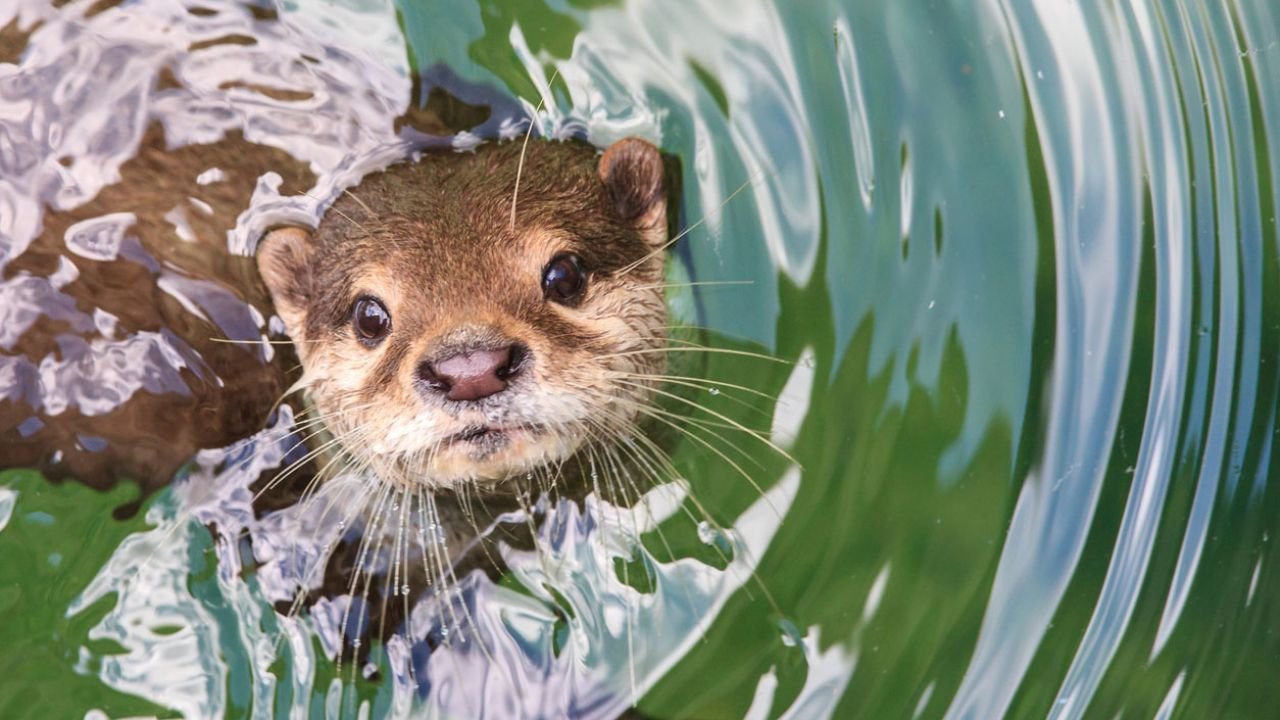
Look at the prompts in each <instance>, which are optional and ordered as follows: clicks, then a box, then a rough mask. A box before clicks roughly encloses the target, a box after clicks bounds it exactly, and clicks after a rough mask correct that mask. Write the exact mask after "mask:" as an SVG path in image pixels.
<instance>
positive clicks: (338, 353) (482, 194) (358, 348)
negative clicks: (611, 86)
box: [258, 139, 667, 488]
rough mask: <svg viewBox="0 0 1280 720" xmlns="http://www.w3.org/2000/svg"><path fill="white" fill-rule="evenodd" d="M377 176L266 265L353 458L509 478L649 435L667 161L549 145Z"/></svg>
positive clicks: (414, 480) (643, 146) (267, 246)
mask: <svg viewBox="0 0 1280 720" xmlns="http://www.w3.org/2000/svg"><path fill="white" fill-rule="evenodd" d="M520 153H521V146H520V144H519V143H506V144H501V145H486V146H482V147H481V148H479V149H478V150H477V151H476V152H475V153H468V154H462V153H450V154H437V155H428V156H426V157H424V158H423V159H422V160H421V162H417V163H411V164H403V165H397V166H393V167H391V168H388V169H387V170H386V171H385V172H382V173H379V174H377V175H374V176H370V177H368V178H365V180H364V181H363V182H362V183H361V184H360V185H359V186H358V187H357V188H355V189H353V190H352V191H351V192H350V193H347V194H344V196H343V197H342V198H341V199H340V200H339V201H338V202H336V203H335V204H334V205H333V207H332V208H330V209H329V211H328V213H326V215H325V217H324V219H323V221H322V222H321V223H320V226H319V228H317V229H315V230H314V231H310V230H306V229H302V228H294V227H286V228H281V229H277V230H274V231H272V232H270V233H268V234H267V235H266V236H265V237H264V238H263V240H262V242H261V244H260V247H259V250H258V266H259V269H260V271H261V274H262V277H263V280H264V281H265V282H266V285H267V287H268V289H269V290H270V292H271V296H272V299H273V301H274V303H275V306H276V310H277V312H278V313H279V315H280V317H281V318H282V319H283V320H284V323H285V326H286V328H287V329H288V332H289V335H290V336H291V337H292V338H293V339H294V341H295V344H296V347H297V350H298V355H299V357H300V359H301V360H302V364H303V368H304V371H303V379H302V384H303V385H304V386H305V388H306V390H307V392H308V394H309V397H310V399H311V402H312V403H313V404H314V406H315V408H316V411H317V413H318V416H319V417H322V418H323V422H324V425H325V426H326V428H327V429H328V430H329V431H330V432H331V433H332V434H333V436H334V438H335V439H336V441H337V445H338V446H340V449H341V452H342V453H343V454H344V456H345V458H346V459H347V460H349V461H350V464H351V465H353V466H356V467H364V468H368V469H370V470H372V471H373V472H374V473H375V474H376V475H378V477H380V478H381V479H383V480H384V481H387V482H392V483H395V484H397V485H400V486H403V487H409V486H414V485H426V486H430V487H435V488H447V487H453V486H456V485H458V484H460V483H466V482H486V483H489V484H493V483H496V482H498V481H501V480H503V479H506V478H511V477H513V476H517V475H522V474H524V473H528V472H532V471H535V470H537V469H539V468H543V467H546V466H552V467H554V466H555V465H557V464H558V463H562V462H564V461H565V460H566V459H568V458H569V457H570V456H572V455H573V454H574V453H575V452H577V451H579V450H580V449H582V448H583V447H584V446H587V445H588V444H590V443H592V442H593V441H601V442H616V441H617V439H618V438H619V437H620V436H623V435H626V434H631V433H634V432H635V424H636V422H637V421H638V420H640V419H642V408H643V406H644V404H645V403H647V402H648V400H649V395H650V393H651V391H652V388H653V385H654V384H655V379H654V377H653V376H654V375H657V374H659V373H661V372H662V368H663V366H664V363H663V356H664V352H663V350H662V348H663V346H664V344H665V323H666V306H665V302H664V296H663V289H662V282H663V252H662V249H663V246H664V243H665V242H666V240H667V221H666V196H665V189H664V183H663V163H662V158H661V156H660V154H659V153H658V150H657V149H656V148H654V147H653V146H652V145H650V144H649V143H647V142H645V141H643V140H637V139H628V140H623V141H620V142H618V143H616V144H614V145H613V146H611V147H610V148H609V149H608V150H607V151H606V152H605V153H604V154H603V155H599V153H598V152H597V151H596V150H595V149H594V148H592V147H590V146H587V145H585V144H580V143H557V142H544V141H533V142H530V143H529V145H528V150H527V156H526V158H525V161H524V168H523V171H522V173H521V175H520V180H519V191H518V195H517V198H518V199H517V200H516V212H515V215H514V224H513V222H512V217H513V216H512V212H511V207H512V205H511V204H512V201H513V197H512V194H513V193H512V191H513V189H514V188H515V186H516V175H517V166H518V165H519V162H520Z"/></svg>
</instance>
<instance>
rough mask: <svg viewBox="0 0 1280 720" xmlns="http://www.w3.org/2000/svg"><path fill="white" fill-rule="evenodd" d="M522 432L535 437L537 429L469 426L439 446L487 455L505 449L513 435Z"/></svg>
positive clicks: (522, 426) (515, 426)
mask: <svg viewBox="0 0 1280 720" xmlns="http://www.w3.org/2000/svg"><path fill="white" fill-rule="evenodd" d="M522 432H523V433H528V434H529V435H537V434H538V428H536V427H535V426H533V425H511V426H506V427H502V426H495V425H469V426H467V427H466V428H463V429H462V430H460V431H459V432H456V433H454V434H452V435H450V436H449V437H447V438H445V439H444V440H442V441H441V442H440V445H441V446H444V447H449V446H466V447H469V448H470V449H471V450H472V451H474V452H482V453H484V454H488V453H491V452H493V451H495V450H498V449H500V448H503V447H505V446H506V445H508V444H509V443H510V442H511V436H512V435H513V434H516V433H522Z"/></svg>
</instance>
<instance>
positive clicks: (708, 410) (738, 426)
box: [615, 379, 800, 465]
mask: <svg viewBox="0 0 1280 720" xmlns="http://www.w3.org/2000/svg"><path fill="white" fill-rule="evenodd" d="M615 382H617V383H619V384H622V385H629V386H637V387H643V386H641V385H639V383H635V382H632V381H630V380H622V379H615ZM649 389H650V391H651V392H654V393H656V394H658V395H661V396H662V397H665V398H670V399H671V400H674V401H676V402H681V403H684V404H686V405H689V406H691V407H693V408H695V409H698V410H701V411H702V412H705V413H707V414H709V415H712V416H714V417H716V418H719V419H720V420H722V421H724V422H726V423H729V425H730V427H732V428H735V429H737V430H741V431H742V432H744V433H746V434H748V435H750V436H751V437H753V438H755V439H756V440H759V441H760V442H761V443H763V444H764V445H766V446H767V447H768V448H769V449H770V450H773V451H774V452H776V453H778V454H779V455H781V456H782V457H784V458H786V459H787V460H789V461H790V462H792V463H795V464H796V465H799V464H800V463H799V461H797V460H796V459H795V458H793V457H791V454H790V453H788V452H787V451H786V450H783V449H782V448H780V447H778V446H777V445H776V444H775V443H774V442H773V441H772V440H770V439H769V438H767V437H765V436H764V435H763V434H762V433H760V432H757V431H755V430H752V429H751V428H749V427H747V426H745V425H743V424H742V423H740V422H738V421H737V420H734V419H733V418H731V417H729V416H728V415H725V414H724V413H722V412H717V411H715V410H712V409H711V408H708V407H706V406H705V405H699V404H698V403H696V402H694V401H692V400H690V399H688V398H686V397H683V396H680V395H677V394H675V393H672V392H667V391H666V390H662V389H658V388H649Z"/></svg>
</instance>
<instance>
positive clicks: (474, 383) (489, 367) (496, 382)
mask: <svg viewBox="0 0 1280 720" xmlns="http://www.w3.org/2000/svg"><path fill="white" fill-rule="evenodd" d="M528 353H529V351H528V349H527V348H525V346H524V345H521V344H520V343H513V344H511V345H507V346H505V347H500V348H496V349H492V348H470V349H466V350H463V351H460V352H457V353H454V354H450V355H448V356H447V357H444V358H442V359H439V360H435V361H424V362H422V363H421V364H419V365H418V377H419V378H420V379H421V380H422V382H423V384H424V385H425V386H426V388H427V389H428V390H429V391H431V392H434V393H437V394H441V395H444V397H445V398H446V399H448V400H456V401H466V400H481V399H483V398H487V397H489V396H490V395H496V394H497V393H500V392H502V391H503V390H506V389H507V384H508V383H509V382H510V381H511V380H513V379H515V377H516V376H517V375H519V374H520V371H521V370H522V369H523V368H524V365H525V358H526V357H527V356H528Z"/></svg>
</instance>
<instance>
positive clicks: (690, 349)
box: [596, 347, 793, 365]
mask: <svg viewBox="0 0 1280 720" xmlns="http://www.w3.org/2000/svg"><path fill="white" fill-rule="evenodd" d="M673 352H705V353H721V354H724V355H737V356H740V357H749V358H755V359H757V360H768V361H769V362H775V363H778V364H780V365H792V364H793V363H792V362H791V361H790V360H783V359H782V358H776V357H773V356H772V355H764V354H762V353H754V352H749V351H747V350H734V349H732V348H715V347H708V348H702V347H674V348H672V347H668V348H645V349H642V350H623V351H622V352H615V353H604V354H602V355H597V356H596V358H597V359H608V358H618V357H629V356H633V355H654V354H657V353H673Z"/></svg>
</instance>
